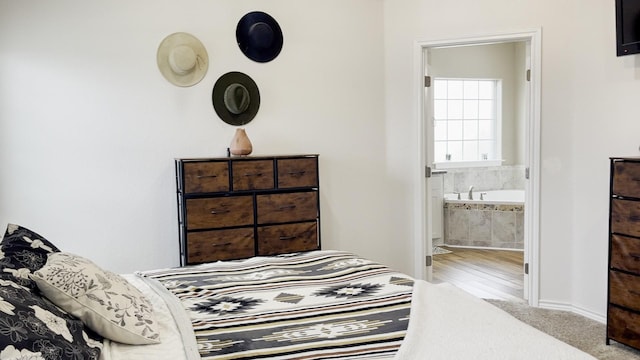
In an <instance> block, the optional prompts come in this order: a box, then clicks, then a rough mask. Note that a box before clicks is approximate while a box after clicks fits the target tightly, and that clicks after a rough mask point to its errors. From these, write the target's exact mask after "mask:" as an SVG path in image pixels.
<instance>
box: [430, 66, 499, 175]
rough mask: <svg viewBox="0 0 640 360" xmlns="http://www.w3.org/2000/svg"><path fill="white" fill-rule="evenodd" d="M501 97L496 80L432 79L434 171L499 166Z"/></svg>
mask: <svg viewBox="0 0 640 360" xmlns="http://www.w3.org/2000/svg"><path fill="white" fill-rule="evenodd" d="M501 95H502V94H501V81H500V80H496V79H450V78H436V79H434V82H433V113H434V119H433V124H434V162H435V164H436V167H437V168H447V167H460V166H465V167H467V166H474V165H475V166H493V165H501V160H500V158H501V143H500V138H501V136H500V134H501V114H500V109H501Z"/></svg>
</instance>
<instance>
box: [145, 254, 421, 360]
mask: <svg viewBox="0 0 640 360" xmlns="http://www.w3.org/2000/svg"><path fill="white" fill-rule="evenodd" d="M141 275H142V276H143V277H148V278H151V279H155V280H157V281H159V282H160V283H161V284H163V285H164V287H166V288H167V289H168V290H169V291H170V292H171V293H173V294H174V295H175V296H176V297H177V298H179V299H180V301H181V302H182V306H183V307H184V308H185V309H186V310H187V312H188V314H189V316H190V318H191V323H192V325H193V329H194V331H195V334H196V341H197V344H198V350H199V352H200V355H201V358H202V359H259V358H270V359H272V358H277V359H338V358H339V359H358V358H373V357H389V356H393V354H394V353H395V352H396V351H397V349H398V348H399V347H400V344H401V342H402V340H403V338H404V336H405V333H406V329H407V324H408V321H409V313H410V308H411V295H412V286H413V279H412V278H410V277H408V276H407V275H404V274H402V273H398V272H395V271H393V270H390V269H389V268H387V267H385V266H383V265H380V264H378V263H375V262H373V261H369V260H366V259H362V258H359V257H357V256H354V255H352V254H350V253H346V252H338V251H314V252H308V253H299V254H291V255H281V256H275V257H256V258H251V259H246V260H239V261H227V262H217V263H211V264H204V265H198V266H190V267H183V268H175V269H164V270H154V271H148V272H143V273H141Z"/></svg>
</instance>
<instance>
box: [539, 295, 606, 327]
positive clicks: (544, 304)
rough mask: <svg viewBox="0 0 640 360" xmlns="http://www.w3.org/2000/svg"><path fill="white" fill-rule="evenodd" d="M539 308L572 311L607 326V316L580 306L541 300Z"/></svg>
mask: <svg viewBox="0 0 640 360" xmlns="http://www.w3.org/2000/svg"><path fill="white" fill-rule="evenodd" d="M538 306H539V307H540V308H542V309H550V310H563V311H570V312H572V313H575V314H578V315H582V316H584V317H586V318H589V319H591V320H595V321H597V322H599V323H602V324H606V323H607V316H606V315H603V314H598V313H595V312H593V311H591V310H587V309H585V308H581V307H579V306H575V305H571V304H569V303H563V302H558V301H548V300H540V301H538Z"/></svg>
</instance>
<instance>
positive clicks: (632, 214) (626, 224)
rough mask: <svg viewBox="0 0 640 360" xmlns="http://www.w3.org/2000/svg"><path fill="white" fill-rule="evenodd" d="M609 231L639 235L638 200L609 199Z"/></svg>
mask: <svg viewBox="0 0 640 360" xmlns="http://www.w3.org/2000/svg"><path fill="white" fill-rule="evenodd" d="M611 232H612V233H616V234H625V235H631V236H638V237H640V201H632V200H622V199H612V200H611Z"/></svg>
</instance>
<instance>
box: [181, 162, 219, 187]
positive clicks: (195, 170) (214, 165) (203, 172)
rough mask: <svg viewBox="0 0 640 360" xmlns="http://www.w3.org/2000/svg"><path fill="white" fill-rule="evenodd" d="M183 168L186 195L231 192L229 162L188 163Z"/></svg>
mask: <svg viewBox="0 0 640 360" xmlns="http://www.w3.org/2000/svg"><path fill="white" fill-rule="evenodd" d="M183 166H184V168H183V169H184V188H185V189H184V191H185V193H187V194H191V193H206V192H218V191H229V165H228V162H226V161H213V162H187V163H184V165H183Z"/></svg>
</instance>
